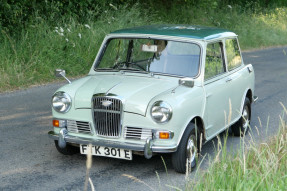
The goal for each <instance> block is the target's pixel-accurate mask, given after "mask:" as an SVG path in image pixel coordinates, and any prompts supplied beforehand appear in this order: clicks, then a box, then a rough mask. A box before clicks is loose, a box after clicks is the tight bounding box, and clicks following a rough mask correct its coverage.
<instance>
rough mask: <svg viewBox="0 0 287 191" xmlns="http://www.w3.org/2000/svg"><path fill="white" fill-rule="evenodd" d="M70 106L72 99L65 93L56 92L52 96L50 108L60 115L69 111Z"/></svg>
mask: <svg viewBox="0 0 287 191" xmlns="http://www.w3.org/2000/svg"><path fill="white" fill-rule="evenodd" d="M71 105H72V99H71V97H70V96H69V94H67V93H65V92H57V93H55V94H54V95H53V98H52V106H53V108H54V110H55V111H57V112H60V113H66V112H68V111H69V110H70V108H71Z"/></svg>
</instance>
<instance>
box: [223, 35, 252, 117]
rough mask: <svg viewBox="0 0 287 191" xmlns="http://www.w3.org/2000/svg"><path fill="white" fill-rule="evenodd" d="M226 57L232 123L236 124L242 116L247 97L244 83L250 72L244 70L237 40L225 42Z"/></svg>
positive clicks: (231, 39) (232, 39)
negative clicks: (245, 97)
mask: <svg viewBox="0 0 287 191" xmlns="http://www.w3.org/2000/svg"><path fill="white" fill-rule="evenodd" d="M225 55H226V61H227V70H228V73H229V76H228V83H229V87H230V90H231V91H230V92H231V95H230V99H231V106H232V115H231V122H235V120H237V119H238V118H239V117H240V116H241V105H242V100H243V98H244V97H243V96H245V95H244V93H246V92H245V90H246V84H245V83H243V82H244V81H245V80H244V76H246V75H244V73H248V71H247V70H243V68H244V64H243V61H242V57H241V54H240V49H239V45H238V42H237V39H236V38H230V39H226V40H225Z"/></svg>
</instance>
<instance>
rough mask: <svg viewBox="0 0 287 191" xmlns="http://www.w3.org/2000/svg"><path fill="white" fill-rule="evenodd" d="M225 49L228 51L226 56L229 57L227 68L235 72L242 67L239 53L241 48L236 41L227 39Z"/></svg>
mask: <svg viewBox="0 0 287 191" xmlns="http://www.w3.org/2000/svg"><path fill="white" fill-rule="evenodd" d="M225 49H226V56H227V62H228V64H227V67H228V70H229V71H230V70H233V69H234V68H237V67H239V66H241V64H242V59H241V55H240V51H239V46H238V43H237V40H236V39H227V40H226V41H225Z"/></svg>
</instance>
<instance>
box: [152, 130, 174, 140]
mask: <svg viewBox="0 0 287 191" xmlns="http://www.w3.org/2000/svg"><path fill="white" fill-rule="evenodd" d="M173 136H174V133H173V132H172V131H156V133H155V138H156V139H172V138H173Z"/></svg>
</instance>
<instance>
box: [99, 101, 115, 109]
mask: <svg viewBox="0 0 287 191" xmlns="http://www.w3.org/2000/svg"><path fill="white" fill-rule="evenodd" d="M101 103H102V106H104V107H109V106H110V105H112V103H113V102H111V101H109V100H104V101H101Z"/></svg>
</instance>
